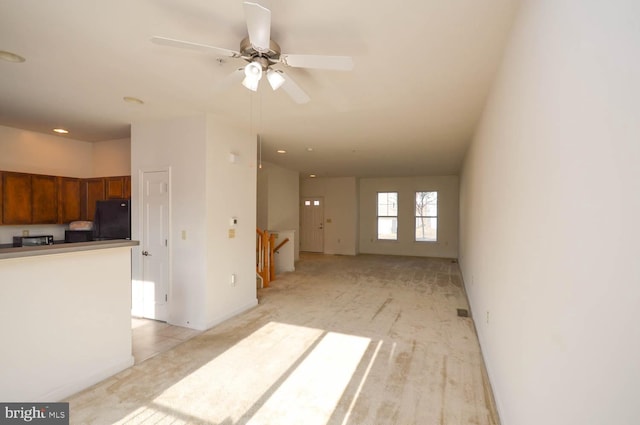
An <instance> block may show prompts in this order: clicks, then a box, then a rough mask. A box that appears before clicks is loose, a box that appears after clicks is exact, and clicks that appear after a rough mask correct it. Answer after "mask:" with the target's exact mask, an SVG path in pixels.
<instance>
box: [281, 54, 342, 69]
mask: <svg viewBox="0 0 640 425" xmlns="http://www.w3.org/2000/svg"><path fill="white" fill-rule="evenodd" d="M280 61H281V62H282V63H284V64H285V65H288V66H292V67H294V68H315V69H331V70H335V71H351V70H352V69H353V58H352V57H351V56H320V55H282V56H281V57H280Z"/></svg>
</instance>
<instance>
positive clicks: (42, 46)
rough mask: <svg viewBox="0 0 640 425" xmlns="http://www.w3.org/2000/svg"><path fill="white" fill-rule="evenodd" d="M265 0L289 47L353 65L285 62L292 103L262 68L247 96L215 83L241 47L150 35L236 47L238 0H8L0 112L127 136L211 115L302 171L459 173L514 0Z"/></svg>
mask: <svg viewBox="0 0 640 425" xmlns="http://www.w3.org/2000/svg"><path fill="white" fill-rule="evenodd" d="M268 6H269V8H270V9H271V13H272V30H271V38H272V39H273V40H275V41H277V42H278V43H279V44H280V46H281V48H282V51H283V52H286V53H296V54H319V55H346V56H352V57H353V58H354V62H355V68H354V70H353V71H350V72H341V71H326V70H310V69H301V68H287V69H286V72H287V73H288V74H289V75H290V76H291V77H292V78H294V79H295V81H296V82H297V83H298V85H299V86H300V87H302V88H303V90H304V91H306V93H307V94H308V95H309V96H310V97H311V101H310V102H309V103H307V104H304V105H299V104H296V103H294V102H293V101H292V100H291V99H290V98H289V97H288V96H287V95H286V93H284V92H283V91H282V90H278V91H272V90H271V88H270V87H269V85H268V84H266V82H265V81H262V83H261V85H260V89H259V90H258V92H257V93H253V92H251V91H249V90H247V89H246V88H244V87H242V86H241V85H240V84H239V83H237V84H234V85H232V86H231V87H227V88H226V89H223V88H221V86H220V82H221V81H222V80H223V79H224V78H225V77H226V76H228V75H229V74H230V73H231V72H233V71H234V70H235V69H237V68H238V67H239V66H242V65H243V64H244V62H243V61H242V60H241V59H231V58H224V59H222V58H219V57H218V56H216V55H215V54H207V53H203V52H197V51H189V50H182V49H176V48H171V47H167V46H159V45H156V44H153V43H151V42H150V39H151V37H152V36H164V37H170V38H176V39H182V40H187V41H192V42H197V43H203V44H208V45H213V46H218V47H223V48H227V49H231V50H239V43H240V40H241V39H242V38H244V37H245V36H246V32H247V29H246V24H245V18H244V14H243V7H242V1H241V0H206V1H205V0H135V1H131V0H110V1H98V0H59V1H51V0H45V1H43V0H3V1H2V2H0V50H2V51H9V52H13V53H16V54H18V55H20V56H23V57H24V58H26V61H25V62H23V63H11V62H7V61H3V60H0V125H5V126H9V127H16V128H22V129H27V130H32V131H37V132H42V133H48V134H51V129H52V128H54V127H64V128H67V129H68V130H69V131H70V133H69V135H68V136H66V137H71V138H73V139H77V140H85V141H91V142H97V141H102V140H110V139H118V138H125V137H129V132H130V124H131V123H132V122H136V121H144V120H159V119H167V118H170V117H173V116H182V115H189V114H196V113H213V114H218V115H221V116H224V117H226V118H227V119H228V120H229V121H230V122H232V123H234V124H235V125H238V126H239V127H240V128H241V129H246V131H247V132H248V134H249V133H250V132H258V133H260V134H261V135H262V158H263V160H266V161H270V162H273V163H276V164H280V165H282V166H284V167H287V168H289V169H292V170H297V171H300V172H301V173H303V175H304V174H309V173H314V174H317V175H318V176H361V177H366V176H408V175H445V174H457V173H458V172H459V169H460V165H461V161H462V158H463V156H464V152H465V150H466V147H467V145H468V143H469V142H470V139H471V137H472V135H473V132H474V130H475V126H476V124H477V122H478V120H479V119H480V116H481V114H482V110H483V106H484V104H485V101H486V98H487V95H488V93H489V92H490V88H491V83H492V81H493V79H494V77H495V74H496V72H497V69H498V66H499V64H500V61H501V57H502V52H503V50H504V47H505V44H506V42H507V41H508V35H509V30H510V27H511V23H512V21H513V18H514V15H515V11H516V8H517V6H518V0H484V1H477V0H405V1H397V2H381V1H375V0H374V1H371V0H369V1H365V0H351V1H342V0H322V1H319V0H316V1H309V0H297V1H294V0H272V1H271V2H270V3H269V4H268ZM125 96H131V97H136V98H139V99H142V100H143V101H144V104H143V105H137V104H131V103H126V102H124V101H123V97H125ZM176 142H177V143H179V141H176ZM309 148H310V149H311V150H309ZM277 149H283V150H286V151H287V153H286V154H278V153H276V150H277Z"/></svg>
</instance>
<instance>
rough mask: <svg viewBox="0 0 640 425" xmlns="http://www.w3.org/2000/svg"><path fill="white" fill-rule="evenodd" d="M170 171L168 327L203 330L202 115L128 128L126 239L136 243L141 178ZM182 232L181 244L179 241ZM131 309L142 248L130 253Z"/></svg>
mask: <svg viewBox="0 0 640 425" xmlns="http://www.w3.org/2000/svg"><path fill="white" fill-rule="evenodd" d="M160 170H169V172H170V176H171V177H170V180H171V181H170V185H169V186H170V187H169V190H170V199H171V201H170V211H169V214H170V219H171V223H170V238H169V247H170V253H171V254H170V255H171V264H170V274H171V276H170V287H169V294H170V298H171V300H170V303H169V306H170V308H169V319H168V322H169V323H172V324H176V325H179V326H186V327H191V328H196V329H204V328H205V323H206V318H205V316H206V314H205V302H204V299H205V293H206V291H205V282H206V273H207V266H206V258H207V257H206V237H207V235H206V227H207V225H206V120H205V117H204V116H195V117H187V118H179V119H174V120H168V121H154V122H145V123H134V124H133V125H132V126H131V171H132V172H131V198H132V205H131V238H132V239H137V240H141V236H142V233H141V224H142V221H141V220H142V217H141V215H140V205H139V202H140V200H141V197H142V196H141V190H142V188H141V173H142V172H143V171H160ZM182 231H185V232H186V239H182V237H181V236H182ZM133 279H134V294H133V297H134V299H133V305H134V314H137V312H136V310H135V308H136V306H137V305H139V296H140V294H139V292H138V291H137V287H138V286H139V285H136V282H139V281H141V280H142V264H141V246H140V247H137V248H136V249H134V250H133Z"/></svg>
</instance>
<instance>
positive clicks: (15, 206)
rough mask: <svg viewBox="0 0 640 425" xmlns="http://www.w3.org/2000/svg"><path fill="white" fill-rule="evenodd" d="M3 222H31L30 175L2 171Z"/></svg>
mask: <svg viewBox="0 0 640 425" xmlns="http://www.w3.org/2000/svg"><path fill="white" fill-rule="evenodd" d="M2 186H3V191H2V204H3V205H2V207H3V208H2V222H3V224H29V223H31V175H30V174H23V173H10V172H3V173H2Z"/></svg>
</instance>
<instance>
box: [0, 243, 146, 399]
mask: <svg viewBox="0 0 640 425" xmlns="http://www.w3.org/2000/svg"><path fill="white" fill-rule="evenodd" d="M137 245H138V242H137V241H130V240H110V241H94V242H80V243H67V244H57V245H47V246H34V247H20V248H12V247H9V248H1V249H0V330H1V331H0V335H2V339H3V344H2V345H3V349H2V350H0V364H2V368H1V371H0V400H3V401H6V402H10V401H34V402H37V401H43V402H44V401H59V400H62V399H64V398H65V397H68V396H69V395H71V394H74V393H76V392H78V391H80V390H82V389H84V388H87V387H89V386H91V385H93V384H95V383H97V382H99V381H101V380H103V379H105V378H107V377H108V376H111V375H113V374H115V373H117V372H119V371H121V370H123V369H126V368H128V367H130V366H131V365H133V356H132V351H131V315H130V312H131V249H132V247H135V246H137Z"/></svg>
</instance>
